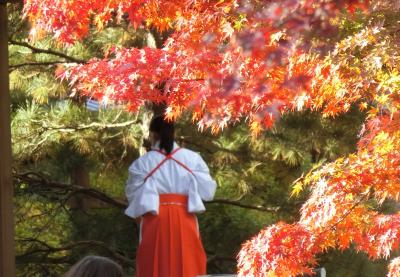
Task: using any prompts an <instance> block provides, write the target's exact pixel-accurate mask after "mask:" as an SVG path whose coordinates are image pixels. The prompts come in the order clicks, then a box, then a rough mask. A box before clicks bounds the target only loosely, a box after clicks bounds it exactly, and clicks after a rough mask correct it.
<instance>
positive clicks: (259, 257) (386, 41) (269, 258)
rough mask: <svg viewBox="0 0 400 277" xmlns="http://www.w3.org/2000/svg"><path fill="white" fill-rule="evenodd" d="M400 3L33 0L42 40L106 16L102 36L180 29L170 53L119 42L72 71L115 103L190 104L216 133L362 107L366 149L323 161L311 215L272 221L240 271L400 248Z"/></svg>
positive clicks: (68, 71)
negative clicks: (243, 124)
mask: <svg viewBox="0 0 400 277" xmlns="http://www.w3.org/2000/svg"><path fill="white" fill-rule="evenodd" d="M398 8H399V7H398V5H397V4H395V3H394V1H371V3H369V1H354V0H353V1H329V0H325V1H296V0H285V1H243V2H237V1H219V2H209V1H194V2H189V3H187V2H182V1H180V2H179V1H156V0H153V1H134V2H132V1H107V2H104V1H84V2H82V1H78V0H76V1H63V0H58V1H37V0H27V1H25V15H26V16H27V17H28V18H29V19H30V21H31V22H32V23H33V28H32V31H31V35H32V37H33V38H35V37H36V38H38V35H42V34H43V33H42V32H43V31H44V32H48V33H51V34H53V37H54V38H55V39H56V40H57V41H58V42H60V43H69V44H72V43H74V42H75V41H76V40H81V39H83V38H84V37H86V36H88V35H89V34H90V31H92V30H91V29H90V26H91V24H93V23H94V25H95V26H96V27H97V31H98V32H99V31H100V30H102V29H103V28H105V27H106V26H107V25H113V24H117V25H118V24H119V23H121V22H125V23H124V24H126V22H129V23H130V24H131V25H132V26H133V28H138V29H140V28H153V29H155V30H156V31H157V32H158V33H163V32H165V31H168V32H169V37H168V39H167V40H166V41H165V43H164V44H163V46H162V48H157V49H154V48H146V47H145V48H141V49H138V48H134V47H133V48H129V47H124V46H122V47H121V46H116V47H111V48H110V51H108V52H107V53H105V54H106V55H105V57H104V58H102V59H99V58H96V59H91V60H90V61H89V62H87V63H84V64H81V65H77V66H67V67H66V68H64V69H62V70H59V71H58V76H60V77H62V78H67V79H68V80H69V82H70V84H71V85H73V87H74V89H76V90H78V91H80V92H82V93H83V94H84V95H91V96H94V97H96V98H99V99H101V100H102V101H109V100H114V101H116V102H118V103H124V104H127V106H128V108H129V109H131V110H134V111H136V110H138V109H139V107H141V106H143V105H144V103H145V102H146V101H153V102H163V103H166V104H167V107H168V108H167V113H166V114H167V116H168V117H170V118H173V119H175V118H177V117H178V116H181V115H182V113H183V112H184V111H185V110H188V109H189V110H190V111H191V112H192V118H193V119H194V120H195V121H198V123H199V126H200V127H201V128H204V127H211V130H212V131H213V132H217V131H219V130H220V129H223V128H225V127H227V126H228V124H229V123H235V122H238V121H240V120H241V119H243V118H244V119H246V120H247V121H248V124H249V126H250V129H251V131H252V133H253V134H259V133H260V132H261V130H263V129H264V128H266V127H267V128H272V129H271V130H273V128H274V127H273V124H274V123H276V120H277V119H278V118H280V117H281V116H282V114H283V115H286V114H288V113H289V112H290V111H293V110H298V111H304V110H307V109H309V110H312V111H316V112H318V113H320V114H321V116H322V117H325V118H326V117H336V116H339V115H341V114H343V113H349V112H351V109H352V107H357V108H358V109H359V110H361V111H363V112H364V113H365V114H366V118H365V122H364V124H363V128H362V129H361V131H360V132H359V142H358V144H357V150H356V151H355V152H353V153H351V154H348V153H345V151H343V152H342V153H340V151H332V152H333V153H338V154H340V155H343V156H342V157H335V155H333V156H331V157H330V159H329V160H327V161H326V163H324V161H323V160H322V161H321V163H320V164H318V166H315V167H314V168H312V170H311V171H310V172H309V173H308V174H306V175H305V176H303V177H302V178H300V179H298V180H297V181H296V182H295V184H294V189H293V195H296V194H298V193H300V192H301V191H302V190H303V189H305V188H307V189H308V190H309V191H310V195H309V197H308V199H307V200H306V201H305V203H304V204H303V205H302V207H301V209H300V217H299V220H298V221H297V222H293V223H290V224H288V223H278V224H276V225H272V226H269V227H267V228H266V229H264V230H263V231H261V232H260V233H259V235H257V236H255V237H254V238H253V239H252V240H250V241H248V242H246V243H245V244H244V246H243V248H242V250H241V252H240V253H239V276H268V274H269V275H272V276H273V275H278V276H295V275H296V274H301V273H303V272H309V271H311V270H312V266H314V264H315V262H316V255H318V254H321V253H324V252H325V251H327V250H329V249H332V248H339V249H348V248H350V247H352V246H353V247H354V248H355V249H356V250H357V251H363V252H365V253H367V254H368V255H369V256H370V257H371V258H388V257H389V256H390V254H391V253H393V251H395V250H396V249H397V248H398V245H399V243H400V236H399V234H398V232H397V230H398V228H399V225H398V223H399V214H398V213H397V212H394V213H389V214H384V213H382V211H381V210H380V209H381V207H382V204H383V203H385V201H395V202H397V201H398V200H399V199H398V198H399V192H400V188H399V186H398V184H399V182H398V180H399V177H400V176H399V163H400V154H399V153H400V149H399V145H400V133H399V124H400V123H399V118H400V117H399V110H398V109H399V106H400V102H399V99H400V98H399V95H398V92H399V80H400V79H399V68H398V67H399V48H398V41H397V35H396V33H397V21H398V13H397V10H398ZM356 9H361V10H363V12H362V11H360V10H359V11H356ZM125 14H127V17H125ZM337 30H339V32H337ZM93 31H94V30H93ZM323 34H325V36H324V35H323ZM327 34H328V35H327ZM39 37H40V36H39ZM33 95H40V91H39V92H36V93H35V94H33ZM225 143H226V142H225ZM280 146H281V147H280V148H279V147H273V144H268V146H267V147H265V148H264V151H265V152H267V153H270V155H271V156H272V157H273V158H275V159H281V160H283V161H290V165H291V166H295V165H296V164H297V165H298V162H297V161H298V160H301V159H302V156H304V155H305V154H304V153H302V151H301V150H298V149H296V150H295V151H294V150H291V149H289V148H286V149H285V148H284V147H282V146H284V145H280ZM268 147H273V149H272V150H269V149H268ZM228 149H229V148H228ZM261 149H263V148H261ZM268 151H271V152H268ZM228 152H229V151H228ZM317 153H318V152H317ZM316 156H318V154H315V153H314V155H313V157H314V158H315V157H316ZM219 157H220V158H221V159H224V160H225V161H231V162H232V161H235V157H232V156H230V155H229V153H228V154H226V153H220V156H219ZM334 158H336V160H333V159H334ZM235 162H238V161H237V160H236V161H235ZM263 162H265V161H264V160H263V161H262V162H261V165H262V164H263ZM313 162H315V160H314V161H313ZM247 166H248V168H247V169H245V170H244V171H243V172H244V173H246V172H252V170H253V171H254V172H255V168H260V166H259V164H257V161H252V162H250V163H249V164H248V165H247ZM307 169H310V167H308V168H307ZM238 175H239V174H237V175H236V177H237V176H238ZM241 175H243V176H246V174H241ZM241 187H242V188H245V187H246V186H243V185H242V186H241ZM239 191H240V190H239ZM246 191H247V190H246V189H242V192H246ZM240 194H241V193H240ZM285 234H286V235H287V237H286V238H284V239H283V236H284V235H285ZM305 245H307V247H304V246H305ZM282 253H283V254H282ZM299 257H301V258H299ZM398 263H399V262H398V258H394V259H393V260H392V262H391V265H390V267H389V273H388V276H397V274H398Z"/></svg>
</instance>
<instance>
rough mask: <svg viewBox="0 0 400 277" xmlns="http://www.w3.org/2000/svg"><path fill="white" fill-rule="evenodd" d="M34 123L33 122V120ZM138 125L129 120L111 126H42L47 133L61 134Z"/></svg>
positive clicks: (99, 124)
mask: <svg viewBox="0 0 400 277" xmlns="http://www.w3.org/2000/svg"><path fill="white" fill-rule="evenodd" d="M32 121H33V120H32ZM35 122H38V123H39V122H40V121H35ZM136 123H138V121H137V120H129V121H125V122H120V123H109V124H104V123H98V122H93V123H90V124H88V125H77V126H67V125H65V126H57V125H53V126H42V128H43V129H44V130H46V131H50V130H57V131H59V132H65V133H67V132H75V131H82V130H87V129H98V130H106V129H114V128H123V127H128V126H130V125H133V124H136Z"/></svg>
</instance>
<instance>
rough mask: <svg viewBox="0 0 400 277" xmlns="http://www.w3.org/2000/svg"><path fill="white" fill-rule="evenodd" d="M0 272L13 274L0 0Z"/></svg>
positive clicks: (1, 6)
mask: <svg viewBox="0 0 400 277" xmlns="http://www.w3.org/2000/svg"><path fill="white" fill-rule="evenodd" d="M0 157H1V158H0V211H1V212H0V276H4V277H12V276H15V254H14V220H13V210H12V207H13V205H12V196H13V187H12V179H11V162H12V155H11V126H10V94H9V76H8V32H7V4H6V1H5V0H0Z"/></svg>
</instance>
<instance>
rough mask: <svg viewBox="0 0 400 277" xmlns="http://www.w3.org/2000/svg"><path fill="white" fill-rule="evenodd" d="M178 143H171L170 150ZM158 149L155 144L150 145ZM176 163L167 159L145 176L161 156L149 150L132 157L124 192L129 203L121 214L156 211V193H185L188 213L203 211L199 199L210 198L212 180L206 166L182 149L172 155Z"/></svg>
mask: <svg viewBox="0 0 400 277" xmlns="http://www.w3.org/2000/svg"><path fill="white" fill-rule="evenodd" d="M177 148H178V145H177V144H176V143H174V149H173V151H174V150H176V149H177ZM154 149H155V150H156V149H157V150H158V149H159V148H158V144H156V146H155V147H154ZM173 158H174V159H176V160H178V161H179V162H180V163H182V164H183V165H184V166H186V167H187V168H188V169H190V171H191V172H190V171H189V170H188V169H185V168H184V166H182V165H180V164H179V163H178V162H176V161H174V160H172V159H168V160H166V161H165V162H164V163H163V164H162V165H161V166H160V168H158V169H157V170H156V171H155V172H154V173H153V174H151V175H150V176H149V177H148V178H147V179H146V177H147V176H148V175H149V173H150V172H152V170H154V168H156V167H157V165H158V164H160V163H161V162H162V161H163V160H164V159H165V155H163V154H162V153H159V152H157V151H149V152H147V153H146V154H145V155H143V156H142V157H140V158H138V159H137V160H135V161H134V162H133V163H132V165H131V166H130V167H129V177H128V181H127V184H126V188H125V192H126V196H127V198H128V201H129V206H128V208H127V209H126V210H125V214H126V215H128V216H130V217H133V218H136V217H139V216H142V215H144V214H145V213H148V212H150V213H153V214H158V208H159V194H168V193H173V194H184V195H187V196H188V212H190V213H195V212H203V211H205V207H204V204H203V201H202V200H205V201H209V200H212V199H213V197H214V193H215V189H216V182H215V181H214V180H213V179H212V178H211V176H210V172H209V169H208V167H207V165H206V163H205V162H204V160H203V159H202V158H201V156H200V155H199V154H198V153H196V152H193V151H191V150H188V149H186V148H181V149H179V150H178V151H177V152H176V153H174V154H173Z"/></svg>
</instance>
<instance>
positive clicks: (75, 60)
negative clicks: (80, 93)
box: [9, 39, 87, 63]
mask: <svg viewBox="0 0 400 277" xmlns="http://www.w3.org/2000/svg"><path fill="white" fill-rule="evenodd" d="M9 43H10V44H11V45H19V46H23V47H27V48H29V49H31V50H32V52H33V53H43V54H49V55H53V56H57V57H60V58H64V59H66V60H67V61H69V62H73V63H86V62H87V61H85V60H82V59H79V58H75V57H72V56H69V55H67V54H65V53H63V52H59V51H55V50H51V49H42V48H38V47H35V46H33V45H31V44H29V43H27V42H22V41H16V40H12V39H10V40H9Z"/></svg>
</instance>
